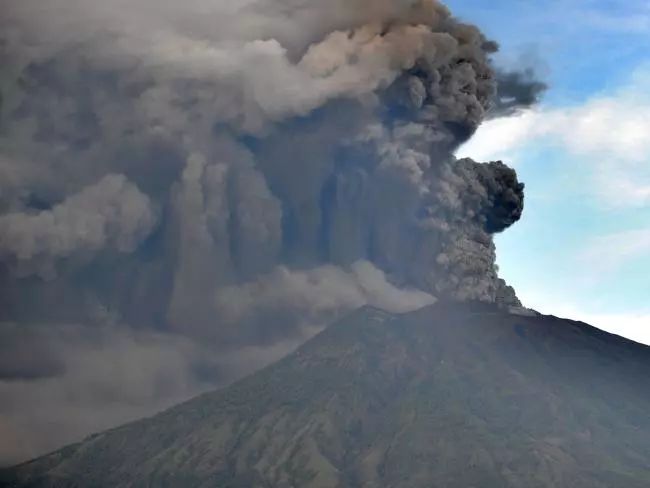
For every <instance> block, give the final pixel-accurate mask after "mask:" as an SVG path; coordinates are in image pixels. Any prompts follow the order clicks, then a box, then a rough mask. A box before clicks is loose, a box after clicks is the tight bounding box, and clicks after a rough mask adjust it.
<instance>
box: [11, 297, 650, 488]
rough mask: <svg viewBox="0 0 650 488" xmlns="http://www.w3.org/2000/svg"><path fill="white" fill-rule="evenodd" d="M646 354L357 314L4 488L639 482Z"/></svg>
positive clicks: (435, 313)
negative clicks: (248, 372) (262, 365)
mask: <svg viewBox="0 0 650 488" xmlns="http://www.w3.org/2000/svg"><path fill="white" fill-rule="evenodd" d="M649 378H650V348H648V347H646V346H643V345H640V344H636V343H634V342H631V341H629V340H626V339H623V338H620V337H617V336H614V335H610V334H608V333H605V332H602V331H600V330H598V329H595V328H593V327H590V326H588V325H586V324H583V323H578V322H572V321H568V320H563V319H559V318H556V317H547V316H541V315H534V314H520V313H513V312H509V311H505V310H503V309H500V308H498V307H496V306H492V305H486V304H478V303H474V304H454V303H438V304H436V305H433V306H431V307H427V308H425V309H422V310H419V311H417V312H413V313H409V314H403V315H394V314H388V313H386V312H383V311H381V310H377V309H374V308H369V307H366V308H363V309H360V310H358V311H356V312H354V313H352V314H351V315H349V316H348V317H346V318H344V319H343V320H341V321H339V322H338V323H336V324H334V325H332V326H331V327H329V328H328V329H326V330H325V331H324V332H323V333H321V334H320V335H318V336H317V337H315V338H314V339H312V340H311V341H309V342H307V343H306V344H305V345H303V346H302V347H301V348H300V349H298V350H297V351H296V352H295V353H293V354H291V355H289V356H288V357H286V358H285V359H283V360H281V361H279V362H278V363H276V364H274V365H272V366H270V367H268V368H266V369H264V370H262V371H260V372H258V373H256V374H254V375H252V376H250V377H248V378H246V379H244V380H242V381H239V382H237V383H235V384H233V385H232V386H230V387H228V388H225V389H223V390H220V391H217V392H214V393H209V394H205V395H203V396H200V397H198V398H195V399H193V400H191V401H189V402H187V403H184V404H182V405H179V406H177V407H175V408H172V409H170V410H168V411H166V412H164V413H161V414H159V415H157V416H154V417H152V418H148V419H145V420H141V421H137V422H134V423H131V424H128V425H125V426H122V427H119V428H116V429H113V430H110V431H107V432H104V433H100V434H97V435H94V436H91V437H89V438H88V439H86V440H84V441H83V442H81V443H79V444H76V445H72V446H69V447H66V448H64V449H61V450H60V451H57V452H55V453H53V454H50V455H47V456H44V457H42V458H39V459H37V460H34V461H31V462H28V463H25V464H23V465H20V466H18V467H15V468H11V469H8V470H5V471H3V472H2V474H0V480H1V481H0V485H2V486H5V487H57V488H67V487H79V488H81V487H83V488H85V487H220V488H235V487H241V488H257V487H259V488H271V487H272V488H276V487H277V488H291V487H293V488H330V487H331V488H339V487H340V488H343V487H350V488H352V487H354V488H356V487H363V488H371V487H373V488H374V487H382V488H383V487H386V488H388V487H395V488H397V487H399V488H420V487H421V488H425V487H426V488H431V487H444V488H504V487H517V488H522V487H526V488H537V487H540V488H541V487H544V488H546V487H571V488H601V487H603V488H605V487H607V488H610V487H616V488H637V487H638V488H647V487H648V486H650V388H648V386H649V382H650V380H649Z"/></svg>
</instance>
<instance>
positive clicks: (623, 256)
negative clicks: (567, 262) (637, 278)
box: [580, 228, 650, 272]
mask: <svg viewBox="0 0 650 488" xmlns="http://www.w3.org/2000/svg"><path fill="white" fill-rule="evenodd" d="M648 254H650V228H649V229H634V230H627V231H623V232H618V233H615V234H609V235H605V236H599V237H597V238H595V239H594V241H593V242H592V243H591V244H590V245H589V246H588V247H587V248H586V249H585V250H584V251H582V253H581V256H580V259H581V261H582V262H583V263H584V264H585V265H587V266H588V268H589V269H591V270H592V271H594V272H607V271H613V270H615V269H617V268H619V267H620V266H622V265H624V264H626V263H628V262H630V261H632V260H634V259H637V258H639V257H641V256H643V255H648Z"/></svg>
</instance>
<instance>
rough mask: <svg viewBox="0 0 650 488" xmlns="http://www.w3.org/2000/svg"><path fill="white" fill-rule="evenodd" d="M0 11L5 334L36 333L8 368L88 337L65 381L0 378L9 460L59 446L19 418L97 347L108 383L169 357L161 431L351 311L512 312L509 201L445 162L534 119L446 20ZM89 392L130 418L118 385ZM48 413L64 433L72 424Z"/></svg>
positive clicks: (328, 12)
mask: <svg viewBox="0 0 650 488" xmlns="http://www.w3.org/2000/svg"><path fill="white" fill-rule="evenodd" d="M1 3H2V12H3V14H2V17H1V18H0V32H2V33H3V34H2V35H1V41H0V55H1V56H2V64H3V71H2V74H0V93H1V94H2V105H1V110H2V112H1V118H0V290H1V292H2V294H1V295H0V322H3V323H4V325H0V328H4V329H3V330H6V331H9V332H6V333H7V334H13V333H16V332H15V331H21V333H22V331H24V330H35V331H38V334H36V333H35V334H34V336H33V337H34V340H33V342H30V341H24V340H17V341H15V343H16V344H19V345H20V347H22V348H24V354H20V353H18V352H14V353H13V354H12V356H11V357H12V358H15V359H14V360H13V361H15V362H16V363H19V362H21V361H27V360H26V359H25V358H27V357H28V355H29V350H30V348H31V347H36V346H34V344H35V343H36V342H37V341H39V340H41V341H42V340H45V339H42V338H43V337H45V335H43V334H45V332H44V331H46V336H47V338H48V339H47V340H48V341H49V340H52V339H51V337H56V334H57V331H59V330H61V331H63V330H65V331H66V332H65V333H66V334H71V333H72V332H70V331H71V330H72V331H74V332H73V333H74V334H76V335H78V336H79V337H81V338H82V339H79V340H75V341H71V344H73V345H74V346H76V349H75V351H74V352H73V351H71V350H69V349H65V351H64V352H61V353H60V356H62V358H63V359H61V358H59V359H57V361H58V362H57V361H55V362H52V361H49V362H48V361H46V360H45V359H44V360H43V361H41V362H38V361H37V362H29V364H27V363H26V364H25V365H22V366H21V365H19V364H14V363H13V362H12V364H10V365H6V362H1V363H0V383H1V382H3V381H5V382H7V381H11V382H12V385H15V381H17V380H20V381H24V385H23V386H24V387H23V388H20V389H16V388H15V387H13V386H12V388H7V389H5V390H0V392H2V393H4V395H3V396H5V395H11V396H12V402H14V403H16V402H18V403H20V402H23V404H24V405H22V409H21V413H19V414H10V413H8V412H2V413H0V430H6V431H10V432H14V433H15V432H19V433H21V434H19V435H23V436H24V437H25V438H26V439H32V440H33V441H34V443H33V446H34V447H31V448H30V447H29V446H27V447H25V448H24V449H23V451H21V453H20V454H15V453H14V456H13V457H14V458H18V457H21V456H29V455H32V454H36V453H37V452H40V451H41V450H43V449H45V448H51V447H55V446H56V445H58V444H59V443H61V442H64V441H70V440H73V439H72V437H65V436H63V435H62V436H59V435H57V436H55V438H52V439H43V438H41V437H39V436H40V435H41V434H39V433H38V432H34V431H32V430H30V429H29V427H28V424H29V422H28V421H27V420H28V418H29V415H31V413H32V412H33V410H32V409H30V408H29V405H30V402H31V401H32V400H30V399H33V398H34V392H35V391H40V390H38V389H39V388H41V389H42V388H44V386H43V385H44V382H48V381H50V382H51V381H55V380H56V381H58V382H62V383H63V384H65V382H66V378H68V379H69V380H70V381H71V382H73V383H74V382H75V381H77V380H76V379H75V378H77V377H78V375H77V373H76V372H75V371H74V368H75V366H74V365H77V366H76V367H79V366H78V365H79V364H85V363H83V361H81V362H76V363H75V362H74V361H72V360H71V359H69V358H76V357H83V358H88V356H87V355H84V354H85V353H84V351H85V350H86V349H87V348H88V347H90V346H89V345H88V344H89V343H91V342H92V341H93V340H95V339H93V338H94V337H100V338H106V337H117V338H118V339H119V340H118V339H110V340H108V339H104V341H103V342H101V341H100V343H102V344H104V345H105V349H104V351H105V356H104V357H106V358H108V359H107V361H109V362H110V361H111V360H112V358H114V360H115V361H119V358H120V357H121V356H120V354H121V353H120V351H123V350H124V348H125V347H127V346H125V345H124V344H131V343H133V344H136V345H134V346H130V345H129V346H128V350H129V351H131V352H132V351H139V350H141V348H142V347H146V338H147V337H149V338H151V337H155V338H156V340H152V342H151V348H153V349H156V348H157V349H156V350H157V351H159V354H160V355H157V354H155V353H153V352H151V349H149V351H150V354H148V355H146V357H148V358H149V359H148V361H149V364H154V365H160V361H161V359H159V358H164V357H165V356H166V355H167V354H170V353H169V351H170V350H175V351H177V352H176V353H174V354H173V357H174V358H175V359H174V360H175V361H180V362H181V363H182V364H183V366H182V367H179V368H176V370H177V371H178V375H180V376H178V381H176V382H173V383H171V385H172V386H170V390H169V391H165V390H163V393H161V394H160V395H159V396H156V395H157V394H156V395H154V396H155V401H154V400H151V399H150V400H151V402H150V405H151V408H152V409H153V408H159V407H160V406H161V405H163V404H165V402H166V401H175V400H177V399H178V398H179V397H184V396H187V395H188V391H190V390H192V391H194V390H196V391H199V389H201V388H204V387H206V385H207V386H209V385H216V384H222V383H224V382H227V381H228V380H230V379H232V378H234V377H236V376H238V375H241V374H243V373H245V372H247V371H250V370H251V369H254V368H256V367H259V366H260V365H261V364H262V363H263V362H262V363H260V362H259V361H250V362H247V361H246V360H244V359H242V358H246V357H250V356H249V355H248V353H246V351H250V350H251V348H252V349H254V350H256V351H258V352H256V354H255V356H256V357H264V358H265V361H270V360H272V359H275V358H277V357H280V356H281V355H283V354H286V352H287V351H289V350H291V348H292V347H295V346H296V345H297V344H299V343H300V342H301V341H303V340H305V338H307V337H309V336H310V335H312V334H313V333H314V332H315V331H317V330H319V328H322V327H323V326H325V325H326V324H327V323H328V322H329V321H331V320H333V319H335V318H336V317H337V316H340V314H342V313H345V312H346V311H349V310H351V309H353V308H356V307H359V306H362V305H364V304H372V305H375V306H379V307H384V308H387V309H390V310H395V311H405V310H409V309H413V308H418V307H421V306H423V305H426V304H428V303H432V302H433V301H435V300H436V299H440V298H444V299H459V300H482V301H490V302H495V301H498V302H503V303H506V304H512V303H517V299H516V296H515V294H514V291H513V290H512V289H511V288H510V287H508V286H507V285H506V284H505V283H504V282H503V281H502V280H500V279H499V277H498V275H497V271H496V267H495V248H494V243H493V240H492V236H493V234H495V233H497V232H501V231H503V230H505V229H506V228H507V227H509V226H510V225H512V224H513V223H514V222H516V221H517V220H518V219H519V218H520V216H521V213H522V209H523V185H522V184H520V183H519V182H518V180H517V177H516V174H515V172H514V171H513V170H511V169H510V168H508V167H506V166H505V165H503V164H501V163H498V162H490V163H477V162H474V161H472V160H469V159H464V160H460V161H457V160H456V159H455V158H454V156H453V151H454V150H455V149H456V148H457V147H458V146H459V144H461V143H462V142H464V141H465V140H467V138H469V137H470V136H471V134H472V133H473V132H474V131H475V130H476V128H477V127H478V126H479V124H480V123H481V121H482V120H483V119H484V118H485V117H486V116H488V114H489V113H490V110H491V109H494V110H501V111H502V112H508V111H509V110H510V108H511V107H514V106H520V105H521V104H526V103H532V102H534V101H535V100H536V97H535V96H527V95H521V96H520V95H519V94H518V93H515V91H516V90H515V87H518V86H519V84H518V81H520V78H518V76H519V75H516V74H513V75H511V76H510V77H509V78H507V79H506V82H507V83H508V85H507V86H506V87H505V88H503V89H502V90H501V91H500V90H499V88H498V81H499V79H500V77H499V76H497V75H496V74H495V69H494V67H493V66H492V64H491V61H490V55H491V54H492V53H493V52H494V51H495V49H496V44H495V43H494V42H492V41H490V40H488V39H486V38H485V37H484V36H483V35H482V33H481V32H480V30H479V29H478V28H477V27H475V26H472V25H468V24H464V23H462V22H460V21H458V20H457V19H455V18H453V17H452V16H451V14H450V13H449V11H448V10H447V9H446V8H445V7H444V6H442V5H441V4H439V3H438V2H436V1H434V0H410V1H407V0H403V1H390V0H383V1H381V0H354V1H346V2H344V1H334V2H325V3H324V2H318V1H308V2H295V1H292V0H248V1H219V2H217V1H214V0H188V1H187V2H183V3H182V5H180V4H176V3H165V4H162V5H161V4H160V2H153V0H137V1H135V2H133V1H131V2H126V1H122V0H112V1H110V2H103V3H101V4H100V3H97V2H93V1H90V0H53V1H51V2H47V3H46V4H44V3H43V2H40V1H37V0H25V1H22V2H20V3H17V2H8V1H2V2H1ZM5 66H6V67H7V68H6V69H5V68H4V67H5ZM535 90H537V89H536V88H534V87H533V90H532V92H533V93H537V92H536V91H535ZM499 97H501V98H499ZM511 98H512V99H514V101H512V100H511ZM504 100H505V101H504ZM509 100H510V101H509ZM504 103H510V105H508V106H507V107H505V108H504V105H503V104H504ZM12 331H13V332H12ZM62 334H63V332H62ZM125 337H127V339H125ZM159 337H163V338H164V339H160V340H158V338H159ZM39 338H41V339H39ZM89 341H90V342H89ZM92 343H93V344H96V343H95V342H92ZM188 343H189V344H191V346H187V345H186V344H188ZM116 344H118V345H116ZM180 344H183V346H182V347H181V346H180ZM71 347H72V346H71ZM178 348H180V349H178ZM198 350H200V351H203V352H201V353H198V352H196V351H198ZM106 351H108V352H106ZM111 351H113V353H111ZM179 351H180V352H179ZM188 351H189V352H188ZM205 351H210V352H211V353H205ZM259 351H266V353H260V352H259ZM112 354H114V355H112ZM129 354H130V353H129ZM132 356H133V357H134V358H137V354H133V355H131V354H130V355H129V358H131V357H132ZM66 358H68V359H66ZM134 360H136V359H134ZM53 361H54V360H53ZM84 361H85V359H84ZM55 363H56V364H57V365H61V364H64V365H66V364H67V366H66V367H60V368H59V369H56V370H54V371H52V369H51V365H52V364H55ZM73 363H74V365H73ZM88 364H89V366H87V367H89V368H93V367H95V366H93V365H94V364H95V363H94V362H92V361H90V360H88ZM4 368H6V369H7V371H4ZM157 368H158V369H157ZM159 368H160V366H156V367H152V368H149V369H147V368H144V370H143V373H142V374H141V375H139V376H138V377H136V380H134V381H139V382H140V383H141V384H142V385H143V387H150V386H151V384H152V382H153V383H155V382H156V381H159V380H158V379H157V378H158V376H157V374H158V371H159ZM39 370H42V371H39ZM108 370H110V367H109V368H108ZM22 371H24V372H25V373H20V372H22ZM98 371H99V373H98V374H99V375H100V376H101V375H105V374H108V373H107V369H106V365H102V366H101V367H98ZM19 373H20V374H19ZM53 377H54V379H53ZM30 379H31V382H30V381H28V380H30ZM83 385H84V386H83V388H84V389H86V390H87V391H86V393H87V396H86V397H85V398H93V389H94V388H97V390H98V392H103V393H102V394H101V395H100V394H99V393H98V394H97V399H98V402H100V401H101V398H103V396H102V395H105V394H106V390H107V388H108V389H109V390H110V392H111V395H113V396H114V398H116V399H117V404H118V405H120V399H123V400H124V402H127V403H128V402H131V401H133V400H132V397H131V396H129V395H128V394H124V395H123V396H120V395H121V392H122V390H121V388H122V386H123V385H122V384H121V383H120V382H119V381H116V382H110V383H109V386H107V385H106V384H105V383H103V382H102V381H98V382H97V385H94V384H93V383H92V382H84V383H83ZM129 385H130V386H129V388H131V387H133V385H132V384H131V383H129ZM173 385H176V386H173ZM2 393H0V394H2ZM152 398H153V397H152ZM56 401H57V402H59V403H57V404H56V405H54V406H53V408H52V412H55V413H53V414H52V416H51V418H49V420H50V421H52V422H55V423H56V422H61V419H62V418H63V417H65V415H66V411H67V409H74V408H80V407H79V405H78V404H75V403H74V401H72V403H69V402H70V401H71V400H69V399H66V398H60V397H57V400H56ZM138 401H142V402H144V403H145V404H144V405H141V406H142V408H138V409H130V410H129V409H126V410H125V409H122V410H120V414H119V415H118V414H115V415H114V416H112V413H111V412H110V411H105V410H102V416H101V418H99V419H98V421H97V422H98V423H97V426H96V427H97V428H99V427H105V426H107V425H110V424H111V422H117V421H123V420H124V419H125V414H124V412H125V411H128V412H136V411H137V413H138V414H142V413H146V411H147V407H146V401H145V400H142V399H140V400H138ZM84 408H91V407H90V406H89V404H88V403H84ZM118 410H119V409H118ZM126 416H127V417H128V415H126ZM93 428H95V427H93V426H92V425H89V426H88V430H92V429H93ZM21 429H22V430H21ZM62 430H63V429H62ZM78 433H79V432H77V431H75V434H74V435H78ZM28 444H29V442H28ZM0 452H5V451H3V450H0ZM9 457H11V456H8V455H7V459H8V458H9Z"/></svg>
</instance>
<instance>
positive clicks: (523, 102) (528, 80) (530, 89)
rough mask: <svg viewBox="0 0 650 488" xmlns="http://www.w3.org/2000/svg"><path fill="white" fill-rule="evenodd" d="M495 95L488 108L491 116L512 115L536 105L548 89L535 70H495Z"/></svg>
mask: <svg viewBox="0 0 650 488" xmlns="http://www.w3.org/2000/svg"><path fill="white" fill-rule="evenodd" d="M497 81H498V83H497V95H496V99H495V103H494V104H493V106H492V108H491V109H490V115H491V116H493V117H499V116H505V115H512V114H514V113H516V112H518V111H520V110H522V109H525V108H528V107H530V106H532V105H536V104H537V103H539V101H540V100H541V98H542V96H543V95H544V93H545V92H546V90H547V89H548V85H547V84H546V83H544V82H543V81H540V80H539V78H538V76H537V75H536V74H535V70H533V69H532V68H527V69H525V70H523V71H503V70H500V71H498V72H497Z"/></svg>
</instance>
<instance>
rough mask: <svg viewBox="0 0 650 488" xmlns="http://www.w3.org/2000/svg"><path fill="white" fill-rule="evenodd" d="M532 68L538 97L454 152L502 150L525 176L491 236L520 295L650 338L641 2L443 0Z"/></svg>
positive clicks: (487, 154) (646, 60)
mask: <svg viewBox="0 0 650 488" xmlns="http://www.w3.org/2000/svg"><path fill="white" fill-rule="evenodd" d="M447 4H448V5H449V7H450V8H451V9H452V11H453V12H454V13H455V14H456V15H458V16H459V17H461V18H465V19H467V20H470V21H472V22H475V23H477V24H479V25H480V26H481V27H482V28H483V30H484V31H485V32H486V33H487V34H488V35H489V36H490V37H492V38H494V39H496V40H498V41H499V42H500V43H501V46H502V52H501V54H500V55H499V62H500V64H502V65H506V66H514V65H518V66H521V65H522V63H523V65H528V66H532V67H535V68H536V70H537V71H538V72H539V73H540V75H541V76H542V77H543V78H544V79H545V80H546V81H547V82H548V83H549V85H550V89H549V92H548V94H547V95H546V97H545V99H544V102H543V104H542V105H541V106H540V107H537V108H536V109H534V110H532V111H530V112H528V113H524V114H520V115H518V116H516V117H512V118H510V119H501V120H494V121H491V122H488V123H486V124H485V125H484V126H483V127H482V128H481V129H480V130H479V132H478V133H477V135H476V136H475V137H474V139H473V140H472V141H470V142H469V143H468V144H467V145H465V146H464V147H463V148H461V149H460V151H459V154H460V155H462V156H472V157H475V158H477V159H484V160H488V159H503V160H504V161H506V162H508V164H510V165H512V166H514V167H515V168H516V169H517V171H518V172H519V174H520V177H521V178H522V179H523V180H524V181H525V182H526V184H527V202H526V211H525V215H524V219H523V220H522V221H521V222H519V223H518V224H516V225H515V226H514V227H513V228H511V229H509V230H508V231H507V232H505V233H504V234H503V235H500V236H499V237H498V238H497V246H498V253H499V265H500V268H501V273H502V275H503V276H504V277H505V278H506V279H507V280H508V281H509V282H511V283H512V284H513V285H514V286H515V288H516V289H517V290H518V293H519V295H520V297H521V298H522V299H523V300H524V302H525V303H526V305H528V306H530V307H533V308H536V309H538V310H540V311H542V312H544V313H551V314H554V315H559V316H564V317H571V318H575V319H580V320H584V321H587V322H590V323H592V324H593V325H596V326H599V327H602V328H604V329H607V330H610V331H613V332H615V333H618V334H621V335H625V336H627V337H630V338H632V339H635V340H638V341H640V342H645V343H648V344H650V54H649V53H650V2H647V1H645V0H644V1H638V0H631V1H621V0H609V1H608V0H591V1H589V0H566V1H544V2H542V1H530V0H528V1H517V0H493V1H491V2H485V1H484V0H480V1H479V0H450V1H448V2H447Z"/></svg>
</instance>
